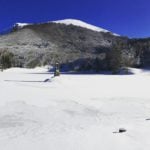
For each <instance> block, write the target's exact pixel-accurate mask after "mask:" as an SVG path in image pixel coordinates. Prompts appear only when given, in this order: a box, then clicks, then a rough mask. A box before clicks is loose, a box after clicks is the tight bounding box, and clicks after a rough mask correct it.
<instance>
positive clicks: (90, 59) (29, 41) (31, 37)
mask: <svg viewBox="0 0 150 150" xmlns="http://www.w3.org/2000/svg"><path fill="white" fill-rule="evenodd" d="M149 41H150V39H129V38H128V37H123V36H116V34H114V33H112V32H109V31H108V30H105V29H103V28H100V27H96V26H93V25H90V24H88V23H85V22H83V21H80V20H75V19H65V20H58V21H50V22H46V23H38V24H32V23H16V24H15V25H14V26H13V28H12V29H11V30H8V31H6V32H4V33H3V35H1V36H0V51H3V50H7V51H10V52H12V53H13V54H15V60H17V62H16V64H15V66H18V64H19V66H24V67H35V66H40V65H46V64H51V65H53V64H55V62H56V61H59V63H60V64H62V66H65V68H69V69H70V70H76V69H77V68H78V69H77V70H80V69H81V70H83V69H84V70H87V69H90V70H93V69H94V70H95V69H96V68H97V69H96V70H108V69H110V65H111V62H110V58H111V56H112V50H113V45H114V44H116V45H122V47H120V50H121V54H122V57H121V58H122V59H123V63H124V64H125V65H126V64H127V65H128V66H137V65H144V66H146V65H150V59H149V58H150V42H149ZM119 43H120V44H119ZM114 56H115V55H114ZM115 57H116V56H115ZM18 59H19V60H18ZM95 64H96V65H95ZM70 66H71V68H70ZM95 66H96V67H95Z"/></svg>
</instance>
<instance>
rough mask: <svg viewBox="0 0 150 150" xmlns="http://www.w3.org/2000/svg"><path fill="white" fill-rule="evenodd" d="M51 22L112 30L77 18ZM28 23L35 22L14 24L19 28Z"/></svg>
mask: <svg viewBox="0 0 150 150" xmlns="http://www.w3.org/2000/svg"><path fill="white" fill-rule="evenodd" d="M51 22H54V23H61V24H66V25H71V24H72V25H74V26H79V27H82V28H86V29H90V30H93V31H97V32H105V33H107V32H110V31H108V30H106V29H103V28H101V27H97V26H94V25H91V24H89V23H86V22H84V21H81V20H77V19H64V20H56V21H49V22H48V23H51ZM39 24H43V23H39ZM27 25H33V24H31V23H15V25H14V26H17V27H18V28H23V27H25V26H27ZM110 33H112V32H110ZM112 34H113V35H115V36H119V35H118V34H115V33H112Z"/></svg>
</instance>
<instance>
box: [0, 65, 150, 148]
mask: <svg viewBox="0 0 150 150" xmlns="http://www.w3.org/2000/svg"><path fill="white" fill-rule="evenodd" d="M130 72H132V73H134V74H132V75H69V74H67V75H61V76H60V77H55V78H53V75H52V74H49V73H48V72H47V68H36V69H20V68H12V69H8V70H5V71H4V72H0V91H1V94H0V150H33V149H36V150H51V149H52V150H100V149H101V150H112V148H113V149H115V150H140V149H141V150H149V147H150V143H149V138H150V121H149V118H150V100H149V99H150V94H149V89H150V71H149V70H140V69H132V68H130ZM44 81H47V82H44ZM120 129H123V130H125V131H126V132H119V131H120Z"/></svg>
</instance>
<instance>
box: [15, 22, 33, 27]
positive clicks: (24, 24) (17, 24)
mask: <svg viewBox="0 0 150 150" xmlns="http://www.w3.org/2000/svg"><path fill="white" fill-rule="evenodd" d="M27 25H31V24H29V23H19V22H18V23H15V25H14V26H17V27H19V28H23V27H25V26H27Z"/></svg>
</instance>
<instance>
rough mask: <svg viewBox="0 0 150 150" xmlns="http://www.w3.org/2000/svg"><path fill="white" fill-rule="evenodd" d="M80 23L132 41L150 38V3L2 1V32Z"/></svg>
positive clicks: (142, 0)
mask: <svg viewBox="0 0 150 150" xmlns="http://www.w3.org/2000/svg"><path fill="white" fill-rule="evenodd" d="M67 18H72V19H79V20H82V21H85V22H88V23H90V24H93V25H96V26H100V27H103V28H105V29H107V30H110V31H112V32H115V33H118V34H120V35H126V36H129V37H150V0H0V30H4V29H7V28H9V27H10V26H11V25H13V24H14V23H15V22H31V23H32V22H34V23H36V22H46V21H50V20H60V19H67Z"/></svg>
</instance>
